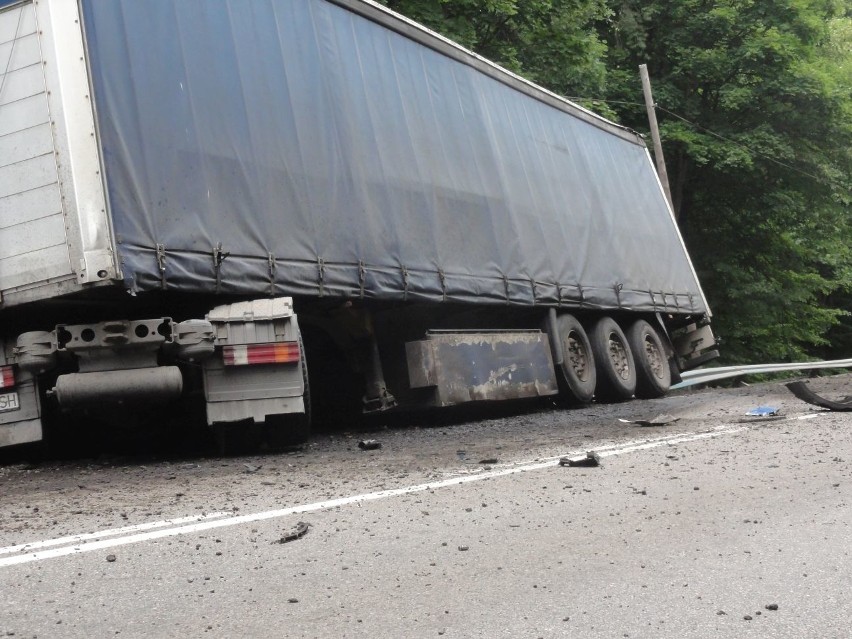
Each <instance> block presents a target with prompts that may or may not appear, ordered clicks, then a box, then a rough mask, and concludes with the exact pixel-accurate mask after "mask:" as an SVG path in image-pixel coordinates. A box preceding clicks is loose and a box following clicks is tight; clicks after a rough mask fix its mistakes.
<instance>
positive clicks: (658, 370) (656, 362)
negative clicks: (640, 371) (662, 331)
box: [645, 337, 665, 379]
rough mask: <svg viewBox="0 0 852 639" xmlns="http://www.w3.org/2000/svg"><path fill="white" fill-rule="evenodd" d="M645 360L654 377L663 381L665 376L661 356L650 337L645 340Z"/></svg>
mask: <svg viewBox="0 0 852 639" xmlns="http://www.w3.org/2000/svg"><path fill="white" fill-rule="evenodd" d="M645 359H646V361H647V362H648V367H649V368H650V369H651V372H652V373H653V374H654V377H656V378H657V379H663V377H664V375H665V369H664V366H665V364H664V361H663V354H662V353H661V352H660V349H658V348H657V345H656V344H655V343H654V341H653V340H652V339H651V338H650V337H646V338H645Z"/></svg>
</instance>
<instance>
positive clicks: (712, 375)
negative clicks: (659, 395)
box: [672, 359, 852, 390]
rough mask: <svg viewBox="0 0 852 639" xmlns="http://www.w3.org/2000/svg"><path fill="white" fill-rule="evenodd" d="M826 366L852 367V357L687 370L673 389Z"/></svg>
mask: <svg viewBox="0 0 852 639" xmlns="http://www.w3.org/2000/svg"><path fill="white" fill-rule="evenodd" d="M824 368H852V359H835V360H827V361H820V362H798V363H792V364H749V365H747V366H720V367H718V368H702V369H698V370H693V371H687V372H685V373H683V374H682V375H681V377H682V378H683V381H682V382H680V383H679V384H675V385H673V386H672V390H677V389H678V388H686V387H688V386H695V385H696V384H707V383H709V382H716V381H719V380H722V379H730V378H732V377H743V376H745V375H757V374H760V373H783V372H786V371H809V370H818V369H824Z"/></svg>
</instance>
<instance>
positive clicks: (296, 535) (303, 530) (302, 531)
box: [275, 521, 311, 544]
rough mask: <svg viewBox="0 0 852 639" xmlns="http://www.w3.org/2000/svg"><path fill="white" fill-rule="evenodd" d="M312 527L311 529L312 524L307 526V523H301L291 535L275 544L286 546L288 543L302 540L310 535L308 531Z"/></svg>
mask: <svg viewBox="0 0 852 639" xmlns="http://www.w3.org/2000/svg"><path fill="white" fill-rule="evenodd" d="M310 527H311V525H310V524H306V523H305V522H303V521H300V522H299V523H298V524H296V527H295V528H294V529H293V530H292V531H290V532H289V533H287V534H286V535H284V536H283V537H282V538H281V539H279V540H278V541H276V542H275V543H277V544H286V543H287V542H290V541H296V540H297V539H301V538H302V537H304V536H305V535H307V534H308V529H309V528H310Z"/></svg>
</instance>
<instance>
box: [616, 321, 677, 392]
mask: <svg viewBox="0 0 852 639" xmlns="http://www.w3.org/2000/svg"><path fill="white" fill-rule="evenodd" d="M627 343H628V344H629V345H630V348H631V349H632V350H633V358H634V359H635V360H636V397H642V398H644V399H652V398H654V397H662V396H663V395H665V394H666V392H667V391H668V390H669V387H670V386H671V385H672V373H671V369H669V362H668V357H666V350H665V348H664V347H663V341H662V340H661V339H660V335H659V333H657V331H656V330H654V327H653V326H651V325H650V324H649V323H648V322H646V321H645V320H637V321H635V322H634V323H633V325H632V326H631V327H630V328H629V329H627Z"/></svg>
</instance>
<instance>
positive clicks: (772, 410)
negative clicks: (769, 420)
mask: <svg viewBox="0 0 852 639" xmlns="http://www.w3.org/2000/svg"><path fill="white" fill-rule="evenodd" d="M778 411H779V409H778V408H776V407H775V406H758V407H757V408H752V409H751V410H750V411H749V412H747V413H746V415H748V416H749V417H770V416H772V415H777V414H778Z"/></svg>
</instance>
